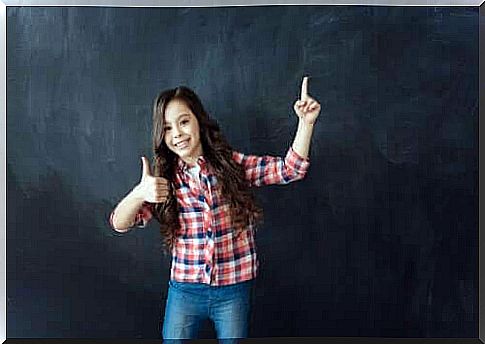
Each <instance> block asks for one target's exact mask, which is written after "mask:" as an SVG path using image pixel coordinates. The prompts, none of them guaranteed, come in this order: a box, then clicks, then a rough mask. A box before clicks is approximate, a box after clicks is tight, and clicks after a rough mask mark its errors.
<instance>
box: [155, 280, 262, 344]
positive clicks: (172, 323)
mask: <svg viewBox="0 0 485 344" xmlns="http://www.w3.org/2000/svg"><path fill="white" fill-rule="evenodd" d="M252 285H253V281H252V280H251V281H245V282H241V283H236V284H232V285H228V286H210V285H207V284H203V283H181V282H176V281H170V282H169V287H168V297H167V304H166V307H165V319H164V321H163V330H162V337H163V338H164V343H182V342H183V341H182V339H195V338H197V335H198V331H199V326H200V324H201V322H202V321H203V320H205V319H210V320H211V321H213V322H214V328H215V330H216V334H217V338H218V339H219V342H220V343H237V338H246V337H247V336H248V327H249V312H250V308H251V307H250V302H251V301H250V296H251V289H252Z"/></svg>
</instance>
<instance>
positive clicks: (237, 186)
mask: <svg viewBox="0 0 485 344" xmlns="http://www.w3.org/2000/svg"><path fill="white" fill-rule="evenodd" d="M173 99H179V100H182V101H184V102H185V103H186V104H187V106H188V107H189V108H190V109H191V110H192V112H193V113H194V115H195V117H196V118H197V121H198V122H199V128H200V141H201V144H202V150H203V154H204V158H205V159H206V160H207V162H208V163H209V165H210V167H211V168H212V170H213V172H214V174H215V176H216V178H217V182H218V187H220V190H221V191H222V197H223V199H222V201H223V202H227V203H228V204H229V207H230V216H231V222H232V227H233V228H234V229H235V235H236V236H238V235H239V234H240V233H241V232H242V231H243V230H244V229H246V228H247V226H248V225H249V224H255V223H256V222H257V221H260V220H261V219H262V210H261V208H260V207H259V206H257V205H256V203H255V199H254V196H253V194H252V193H251V191H250V189H249V184H248V182H247V181H246V179H245V171H244V169H243V167H242V166H241V165H239V164H238V163H236V162H235V161H234V160H233V158H232V154H233V149H232V148H231V146H230V145H229V143H228V142H227V141H226V139H225V138H224V136H223V135H222V133H221V130H220V129H219V125H218V124H217V122H216V121H214V120H213V119H211V118H210V117H209V115H208V114H207V112H206V111H205V110H204V107H203V105H202V102H201V101H200V99H199V97H198V96H197V95H196V94H195V93H194V91H192V90H191V89H189V88H187V87H184V86H180V87H177V88H175V89H169V90H165V91H163V92H161V93H160V94H159V95H158V97H156V98H155V101H154V103H153V133H152V140H153V153H154V162H153V163H154V175H155V176H157V177H163V178H166V179H167V180H168V181H169V183H170V193H169V197H168V198H167V201H166V202H165V203H157V204H155V211H154V216H155V217H156V218H157V220H158V221H159V222H160V233H161V235H162V240H163V244H164V246H165V249H168V250H170V251H171V250H172V248H173V246H174V243H175V239H176V236H175V232H176V230H177V229H179V228H180V223H179V217H178V215H179V211H178V205H177V200H176V198H175V197H176V196H175V184H174V183H175V173H176V167H177V161H178V156H177V155H176V154H175V153H173V152H172V151H171V150H170V149H168V147H167V145H166V144H165V142H164V137H163V136H164V115H165V109H166V107H167V104H168V103H169V102H170V101H171V100H173Z"/></svg>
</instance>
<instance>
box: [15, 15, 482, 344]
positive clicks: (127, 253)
mask: <svg viewBox="0 0 485 344" xmlns="http://www.w3.org/2000/svg"><path fill="white" fill-rule="evenodd" d="M303 75H310V77H311V78H310V84H309V91H310V94H311V95H312V96H314V97H315V98H317V99H318V100H319V101H320V102H321V104H322V107H323V110H322V115H321V116H320V118H319V120H318V122H317V124H316V128H315V131H314V137H313V140H312V147H311V166H310V170H309V173H308V175H307V177H306V178H305V179H304V180H303V181H299V182H296V183H293V184H290V185H287V186H268V187H264V188H258V189H257V190H255V192H256V195H257V197H258V199H259V201H260V204H261V205H262V206H263V208H264V211H265V222H264V224H263V225H261V226H260V228H259V231H258V233H257V244H258V252H259V257H260V260H261V270H260V275H259V277H258V278H257V282H256V288H255V291H254V295H253V296H254V305H253V310H254V311H253V315H252V319H251V336H254V337H265V336H274V337H277V336H376V337H377V336H387V337H477V336H478V312H477V310H478V294H477V288H478V86H479V85H478V8H467V7H446V8H444V7H416V8H415V7H372V6H269V7H264V6H259V7H227V8H110V7H105V8H103V7H83V8H81V7H70V8H62V7H7V78H8V79H7V202H8V203H7V230H8V231H7V244H8V246H7V247H8V248H7V280H8V287H7V326H8V327H7V337H8V338H15V337H89V338H94V337H124V338H133V337H138V338H159V332H158V331H159V325H160V324H159V322H160V321H161V319H163V311H164V306H165V298H166V292H167V286H168V285H167V283H168V278H169V276H168V273H169V261H170V259H169V257H167V256H164V255H163V254H162V252H161V244H160V240H161V238H160V234H159V232H158V227H157V223H156V222H155V221H152V222H151V223H150V225H149V226H148V227H147V228H145V229H139V230H134V231H132V232H129V233H127V234H124V235H122V234H119V233H116V232H114V231H113V230H111V229H110V227H109V225H108V221H107V220H108V215H109V213H110V212H111V210H112V209H113V207H114V206H115V205H116V204H117V202H118V201H119V200H120V199H121V198H122V197H123V196H124V195H125V194H126V193H127V192H128V191H129V190H130V189H131V188H132V187H133V186H134V185H136V183H138V182H139V178H140V175H141V162H140V156H141V155H148V156H149V155H150V154H151V146H150V145H151V141H150V139H151V138H150V131H151V104H152V100H153V99H154V97H155V96H156V95H157V94H158V92H159V91H160V90H162V89H166V88H172V87H175V86H178V85H186V86H189V87H191V88H193V89H194V90H195V91H196V92H197V93H198V94H199V95H200V97H201V99H202V101H203V103H204V104H205V106H206V108H207V110H208V111H209V113H210V114H211V115H212V116H213V117H214V118H216V119H217V121H218V123H219V124H220V126H221V127H222V129H223V132H224V133H225V136H226V137H227V138H228V140H229V141H230V143H231V144H232V145H233V147H234V148H235V149H238V150H240V151H242V152H245V153H253V154H272V155H283V154H284V153H285V152H286V150H287V148H288V147H289V145H290V144H291V142H292V139H293V135H294V133H295V130H296V124H297V117H296V116H295V114H294V113H293V110H292V104H293V102H294V101H295V100H296V98H297V97H298V94H299V87H300V82H301V78H302V76H303ZM213 335H214V333H213V329H212V328H211V326H210V324H206V325H205V326H204V328H203V329H202V332H201V337H211V336H213Z"/></svg>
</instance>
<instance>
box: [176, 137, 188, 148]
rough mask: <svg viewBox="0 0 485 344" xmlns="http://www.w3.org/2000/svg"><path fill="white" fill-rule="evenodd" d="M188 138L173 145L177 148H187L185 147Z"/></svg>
mask: <svg viewBox="0 0 485 344" xmlns="http://www.w3.org/2000/svg"><path fill="white" fill-rule="evenodd" d="M189 140H190V139H187V140H183V141H180V142H178V143H177V144H175V145H174V146H175V147H176V148H177V149H184V148H187V147H188V146H189Z"/></svg>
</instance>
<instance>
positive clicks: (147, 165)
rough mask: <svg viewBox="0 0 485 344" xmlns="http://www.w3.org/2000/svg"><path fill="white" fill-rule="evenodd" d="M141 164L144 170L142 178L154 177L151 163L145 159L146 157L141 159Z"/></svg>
mask: <svg viewBox="0 0 485 344" xmlns="http://www.w3.org/2000/svg"><path fill="white" fill-rule="evenodd" d="M141 162H142V164H143V170H142V176H141V177H142V178H143V177H146V176H151V175H152V171H151V169H150V162H149V161H148V159H147V158H145V157H144V156H142V157H141Z"/></svg>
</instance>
